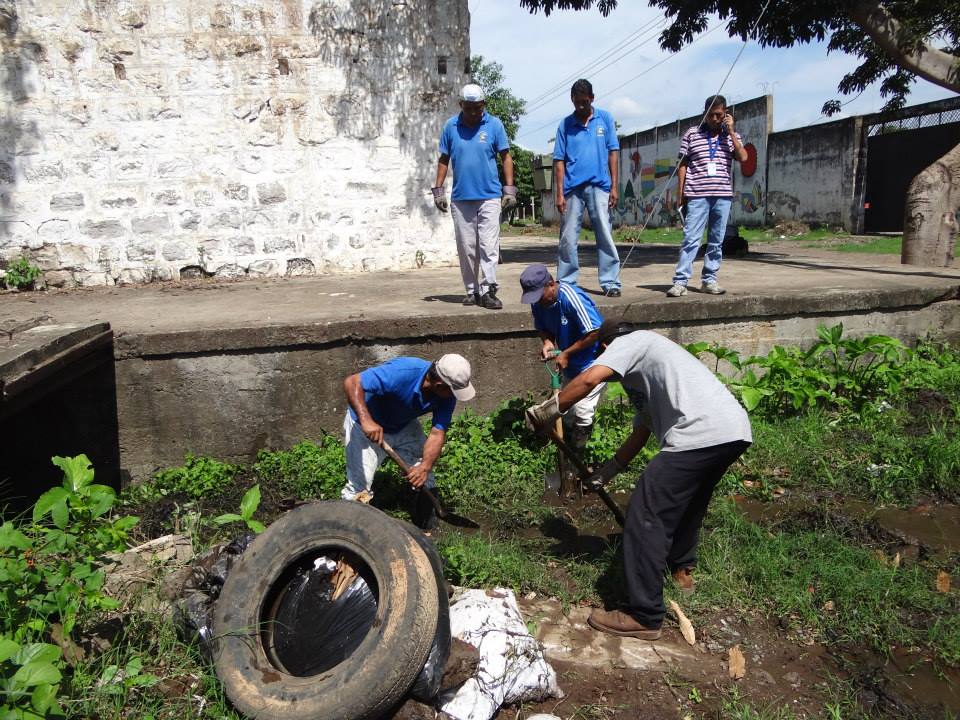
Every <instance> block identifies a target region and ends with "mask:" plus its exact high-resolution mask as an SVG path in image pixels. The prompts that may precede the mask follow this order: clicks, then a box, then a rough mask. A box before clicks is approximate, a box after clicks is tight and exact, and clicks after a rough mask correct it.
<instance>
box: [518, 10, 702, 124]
mask: <svg viewBox="0 0 960 720" xmlns="http://www.w3.org/2000/svg"><path fill="white" fill-rule="evenodd" d="M719 27H720V25H719V24H718V25H715V26H714V27H712V28H710V29H709V30H707V31H706V32H705V33H703V34H701V35H698V36H697V37H696V38H695V39H694V40H693V41H692V42H690V43H689V44H687V45H684V46H683V47H682V48H680V49H679V50H676V51H674V52H672V53H670V54H669V55H667V56H666V57H665V58H661V59H660V60H658V61H657V62H655V63H654V64H653V65H651V66H649V67H648V68H647V69H646V70H644V71H643V72H641V73H639V74H637V75H634V76H633V77H632V78H630V79H629V80H627V81H626V82H625V83H621V84H620V85H617V86H616V87H615V88H613V90H608V91H606V92H607V93H611V92H613V91H614V90H619V89H620V88H622V87H624V86H625V85H628V84H630V83H632V82H633V81H634V80H636V79H637V78H640V77H643V76H644V75H646V74H647V73H648V72H650V71H651V70H653V69H654V68H657V67H659V66H660V65H663V63H665V62H667V60H669V59H670V58H673V57H676V56H677V55H679V54H680V53H681V52H683V51H684V50H686V49H687V48H688V47H690V46H691V45H694V44H695V43H697V42H698V41H699V40H701V39H702V38H704V37H706V36H707V35H709V34H710V33H712V32H713V31H714V30H716V29H718V28H719ZM556 124H557V120H550V121H549V122H547V123H545V124H543V125H540V126H539V127H537V128H534V129H533V130H524V131H523V132H522V133H520V134H519V135H518V136H517V137H525V136H527V135H531V134H533V133H538V132H540V131H541V130H544V129H545V128H548V127H552V126H555V125H556Z"/></svg>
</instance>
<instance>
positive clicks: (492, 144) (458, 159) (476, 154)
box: [440, 111, 510, 200]
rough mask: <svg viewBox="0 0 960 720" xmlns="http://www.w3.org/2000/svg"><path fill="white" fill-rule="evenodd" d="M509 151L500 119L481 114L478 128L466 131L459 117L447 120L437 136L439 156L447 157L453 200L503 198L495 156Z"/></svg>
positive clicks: (466, 127)
mask: <svg viewBox="0 0 960 720" xmlns="http://www.w3.org/2000/svg"><path fill="white" fill-rule="evenodd" d="M509 149H510V141H509V140H508V139H507V131H506V130H505V129H504V127H503V123H502V122H500V119H499V118H496V117H494V116H493V115H491V114H490V113H488V112H486V111H484V113H483V116H482V117H481V118H480V124H479V125H477V126H476V127H468V126H467V125H465V124H464V123H463V122H462V119H461V115H459V114H458V115H454V116H453V117H452V118H450V119H449V120H447V124H446V125H444V126H443V132H442V133H441V134H440V154H441V155H447V156H449V157H450V163H451V165H452V168H453V199H454V200H490V199H492V198H499V197H500V196H501V195H502V194H503V189H502V187H501V185H500V175H499V174H498V173H497V155H498V154H499V153H501V152H503V151H504V150H509Z"/></svg>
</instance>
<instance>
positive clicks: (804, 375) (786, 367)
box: [687, 323, 954, 416]
mask: <svg viewBox="0 0 960 720" xmlns="http://www.w3.org/2000/svg"><path fill="white" fill-rule="evenodd" d="M817 336H818V338H819V339H818V340H817V342H816V343H814V345H813V346H812V347H810V348H809V349H807V350H801V349H800V348H796V347H790V348H784V347H781V346H779V345H776V346H774V347H773V349H771V350H770V352H769V353H767V355H766V356H756V357H750V358H747V359H746V360H741V359H740V357H739V355H738V354H737V353H736V352H735V351H733V350H730V349H729V348H725V347H721V346H719V345H708V344H706V343H694V344H692V345H689V346H688V347H687V349H688V350H689V351H690V352H692V353H693V354H694V355H698V356H699V355H700V354H702V353H708V354H710V355H712V356H714V358H715V359H716V366H715V369H716V370H719V368H720V364H721V362H725V363H727V364H729V365H730V366H732V367H733V368H734V369H735V370H736V373H735V374H734V375H733V376H732V377H725V378H724V380H725V381H726V382H727V384H728V385H729V387H730V389H731V390H732V391H733V392H734V393H735V394H736V395H738V396H739V398H740V401H741V402H742V403H743V405H744V407H746V408H747V410H749V411H757V412H760V413H762V414H765V415H768V416H771V415H777V414H780V413H783V412H797V411H799V410H802V409H804V408H812V407H815V406H818V405H819V406H824V407H830V408H834V409H838V410H853V411H855V410H857V409H859V408H860V407H861V406H862V405H863V403H865V402H867V401H869V400H870V399H871V398H875V397H878V396H884V397H887V396H892V395H895V394H896V393H897V392H899V390H900V389H901V388H902V387H903V385H904V383H905V382H906V378H907V377H908V376H910V375H916V374H917V373H919V372H921V371H924V370H925V371H927V372H929V373H933V372H935V369H936V368H938V367H939V366H940V363H941V362H942V361H943V360H944V358H935V359H929V358H928V359H924V358H923V357H922V356H920V355H918V354H917V353H916V352H914V351H912V350H911V349H910V348H908V347H906V346H905V345H903V343H901V342H900V341H899V340H896V339H894V338H891V337H887V336H885V335H870V336H867V337H864V338H844V337H843V324H842V323H841V324H837V325H834V326H833V327H830V328H828V327H825V326H823V325H821V326H820V327H818V328H817ZM945 360H946V361H947V362H948V363H949V364H953V361H954V358H945Z"/></svg>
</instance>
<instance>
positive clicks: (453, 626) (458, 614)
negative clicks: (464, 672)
mask: <svg viewBox="0 0 960 720" xmlns="http://www.w3.org/2000/svg"><path fill="white" fill-rule="evenodd" d="M450 630H451V632H452V633H453V636H454V637H457V638H460V639H461V640H463V641H464V642H468V643H470V644H471V645H473V646H474V647H476V648H477V649H478V650H479V651H480V663H479V665H478V666H477V673H476V675H475V676H474V677H472V678H470V679H469V680H467V681H466V682H465V683H464V684H463V685H461V686H460V687H459V688H458V689H457V690H455V691H450V692H447V693H444V694H442V695H441V696H440V709H441V710H442V711H443V712H445V713H446V714H447V715H449V716H450V717H452V718H454V719H455V720H489V719H490V718H491V717H493V715H494V713H496V712H497V710H498V709H499V708H500V706H501V705H509V704H511V703H516V702H521V701H524V702H538V701H540V700H546V699H547V698H549V697H555V698H560V697H563V692H562V691H561V690H560V688H559V686H558V685H557V674H556V673H555V672H554V671H553V668H552V667H550V664H549V663H548V662H547V661H546V660H545V659H544V657H543V649H542V648H541V647H540V643H539V642H537V639H536V638H534V637H533V636H532V635H531V634H530V633H529V632H528V631H527V626H526V624H524V622H523V617H522V616H521V615H520V609H519V608H518V607H517V599H516V597H514V594H513V592H511V591H510V590H507V589H504V588H497V589H495V590H466V591H464V593H463V595H462V596H461V598H460V599H459V600H458V601H457V602H455V603H454V604H453V605H451V606H450Z"/></svg>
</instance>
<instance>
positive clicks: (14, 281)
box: [3, 255, 40, 290]
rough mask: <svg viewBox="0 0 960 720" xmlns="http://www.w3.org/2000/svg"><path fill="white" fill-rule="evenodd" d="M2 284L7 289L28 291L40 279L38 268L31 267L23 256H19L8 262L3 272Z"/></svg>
mask: <svg viewBox="0 0 960 720" xmlns="http://www.w3.org/2000/svg"><path fill="white" fill-rule="evenodd" d="M4 272H5V274H4V275H3V282H4V283H5V284H6V286H7V287H8V288H11V289H17V290H28V289H29V288H31V287H33V283H34V282H36V280H37V278H39V277H40V268H38V267H37V266H36V265H32V264H31V263H30V261H29V260H28V259H27V258H26V257H25V256H22V255H21V256H20V257H18V258H17V259H16V260H13V261H12V262H10V263H9V264H8V265H7V267H6V270H5V271H4Z"/></svg>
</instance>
